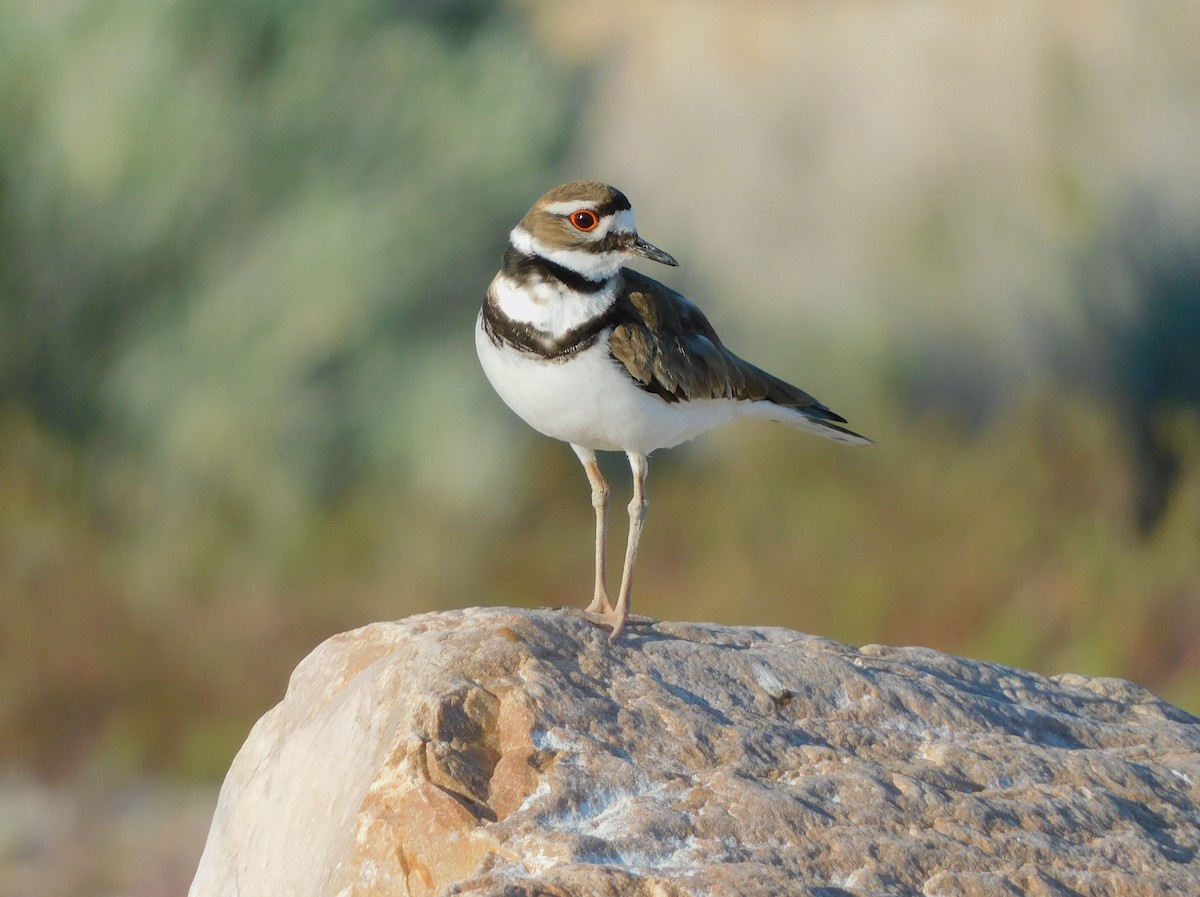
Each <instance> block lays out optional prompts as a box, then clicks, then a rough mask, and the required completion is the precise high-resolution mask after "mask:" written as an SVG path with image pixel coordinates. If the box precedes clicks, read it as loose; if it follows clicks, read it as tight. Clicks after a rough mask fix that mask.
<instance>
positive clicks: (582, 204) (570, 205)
mask: <svg viewBox="0 0 1200 897" xmlns="http://www.w3.org/2000/svg"><path fill="white" fill-rule="evenodd" d="M598 205H599V203H597V202H595V201H594V200H590V199H573V200H571V201H570V202H551V203H546V211H547V212H549V213H550V214H551V215H569V214H571V213H572V212H574V211H576V210H577V209H591V210H592V211H593V212H594V211H595V210H596V207H597V206H598Z"/></svg>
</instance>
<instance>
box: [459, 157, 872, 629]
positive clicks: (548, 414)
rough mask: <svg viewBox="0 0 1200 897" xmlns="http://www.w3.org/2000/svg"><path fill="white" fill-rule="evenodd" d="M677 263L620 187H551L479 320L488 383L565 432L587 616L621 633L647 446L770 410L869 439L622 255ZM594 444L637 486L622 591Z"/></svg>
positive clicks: (532, 419) (512, 244) (823, 430)
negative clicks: (592, 522)
mask: <svg viewBox="0 0 1200 897" xmlns="http://www.w3.org/2000/svg"><path fill="white" fill-rule="evenodd" d="M638 259H646V260H649V261H652V262H658V263H660V264H663V265H669V266H672V267H675V266H677V265H678V264H679V263H678V262H677V261H676V260H675V259H674V257H672V256H671V255H669V254H668V253H666V252H664V251H663V250H662V249H659V248H658V247H657V246H655V245H653V244H652V243H649V242H647V241H646V240H644V239H643V238H642V237H641V236H639V235H638V231H637V227H636V224H635V222H634V216H633V207H632V206H631V204H630V202H629V200H628V199H627V198H626V196H625V194H624V193H622V192H621V191H620V190H618V189H616V188H615V187H612V186H609V185H608V184H603V183H599V182H596V181H573V182H571V183H567V184H562V185H561V186H558V187H555V188H554V189H552V190H550V191H549V192H547V193H546V194H544V195H543V196H542V197H541V198H540V199H538V200H537V202H535V203H534V204H533V206H532V207H531V208H530V209H529V211H528V212H526V213H525V216H524V217H523V218H521V220H520V221H519V222H518V223H517V225H516V226H515V227H514V228H513V229H512V231H511V232H510V233H509V236H508V247H507V249H506V250H505V252H504V258H503V262H502V264H501V267H500V270H499V271H498V272H497V273H496V276H495V278H494V279H493V280H492V282H491V284H490V285H489V286H488V289H487V292H486V294H485V296H484V300H483V305H482V307H481V308H480V310H479V314H478V316H477V317H476V323H475V348H476V352H477V354H478V356H479V362H480V365H481V366H482V368H483V371H484V374H485V376H486V377H487V379H488V381H489V382H490V383H491V385H492V387H493V389H495V391H496V392H497V393H498V394H499V396H500V398H501V399H502V400H503V401H504V403H505V404H506V405H508V407H509V408H510V409H511V410H512V411H513V412H515V413H516V415H517V416H518V417H520V418H521V419H522V420H524V421H525V423H527V424H528V425H529V426H531V427H532V428H533V429H534V430H537V431H538V432H539V433H542V434H544V435H546V436H549V437H551V438H552V439H557V440H560V441H562V442H566V443H568V444H569V445H570V446H571V448H572V449H573V450H574V452H575V455H576V456H577V457H578V458H579V461H580V462H581V463H582V464H583V468H584V471H585V473H586V474H587V478H588V482H589V484H590V486H591V497H592V507H593V509H594V510H595V514H596V544H595V587H594V591H593V595H592V600H591V603H590V604H588V605H587V607H586V609H585V611H584V615H585V617H587V618H588V619H589V620H591V621H592V622H593V623H595V624H596V625H598V626H601V627H603V628H606V629H608V630H610V632H609V638H610V639H612V640H615V639H617V637H618V636H619V635H620V634H621V632H622V631H623V629H624V628H625V624H626V622H627V621H628V619H629V608H630V594H631V591H632V587H633V571H634V567H635V565H636V563H637V557H638V545H639V543H640V541H641V537H642V529H643V527H644V525H645V522H646V511H647V507H648V500H647V496H646V475H647V472H648V466H649V457H650V454H651V453H652V452H654V451H657V450H658V449H665V448H670V447H672V446H676V445H679V444H680V443H682V442H686V441H687V440H689V439H692V438H694V437H695V436H698V435H699V434H701V433H703V432H704V431H706V430H709V429H711V428H713V427H715V426H717V425H719V424H723V423H726V422H728V421H732V420H736V419H738V418H744V417H750V418H766V419H768V420H772V421H779V422H781V423H785V424H789V425H791V426H792V427H795V428H797V429H800V430H807V431H808V432H811V433H816V434H818V435H820V436H825V437H827V438H829V439H833V440H836V441H838V442H841V443H846V444H848V445H870V444H871V440H869V439H867V438H866V437H865V436H862V435H860V434H858V433H855V432H854V431H853V430H850V429H848V428H847V427H845V426H843V424H845V423H846V419H845V418H844V417H842V416H841V415H839V414H837V413H835V412H834V411H831V410H830V409H829V408H828V407H827V406H826V405H824V404H822V403H821V402H819V401H817V399H815V398H813V397H812V396H811V395H809V394H808V393H807V392H805V391H804V390H802V389H799V388H798V387H795V386H792V385H791V384H789V383H786V382H785V381H783V380H781V379H779V378H778V377H775V376H773V375H771V374H769V373H767V372H766V371H764V370H762V369H761V368H758V367H756V366H754V365H753V364H751V363H750V362H748V361H744V360H743V359H741V358H739V357H738V356H737V355H735V354H734V353H733V352H731V351H730V350H729V349H727V348H726V347H725V345H724V343H722V342H721V339H720V338H719V337H718V336H717V333H716V331H715V330H714V329H713V327H712V325H711V324H710V323H709V321H708V319H707V318H706V317H705V315H704V313H703V312H701V311H700V309H699V308H698V307H697V306H696V305H695V304H694V303H693V302H692V301H691V300H689V299H688V298H686V297H685V296H682V295H681V294H679V293H677V292H676V291H675V290H672V289H671V288H670V287H668V286H666V285H665V284H662V283H659V282H658V281H657V280H653V279H652V278H650V277H648V276H646V275H645V274H642V273H640V272H638V271H636V270H634V269H632V268H628V267H626V263H628V262H632V261H635V260H638ZM598 451H620V452H624V453H625V454H626V455H627V456H628V458H629V465H630V469H631V470H632V473H633V497H632V498H631V500H630V502H629V505H628V512H629V533H628V539H627V542H626V546H625V562H624V567H623V569H622V573H621V585H620V588H619V590H618V592H617V599H616V601H615V603H614V602H613V601H612V600H611V599H610V597H609V592H608V587H607V580H606V574H605V568H606V564H605V547H606V542H607V539H606V536H607V526H608V504H609V487H608V484H607V482H606V481H605V479H604V477H603V476H602V475H601V471H600V467H599V466H598V463H597V457H596V453H597V452H598Z"/></svg>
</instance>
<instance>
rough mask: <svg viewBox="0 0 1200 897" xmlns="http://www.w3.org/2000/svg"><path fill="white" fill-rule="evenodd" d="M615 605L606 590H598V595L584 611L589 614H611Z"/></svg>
mask: <svg viewBox="0 0 1200 897" xmlns="http://www.w3.org/2000/svg"><path fill="white" fill-rule="evenodd" d="M612 612H613V606H612V604H611V603H610V602H609V600H608V595H606V594H605V593H604V592H597V593H596V597H595V598H593V599H592V603H591V604H589V605H588V606H587V607H586V608H584V613H588V614H611V613H612Z"/></svg>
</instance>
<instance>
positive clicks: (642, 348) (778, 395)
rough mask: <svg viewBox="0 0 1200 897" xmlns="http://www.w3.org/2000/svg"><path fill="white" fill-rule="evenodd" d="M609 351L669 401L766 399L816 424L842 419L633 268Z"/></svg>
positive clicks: (683, 300) (681, 299) (628, 271)
mask: <svg viewBox="0 0 1200 897" xmlns="http://www.w3.org/2000/svg"><path fill="white" fill-rule="evenodd" d="M622 274H623V275H624V279H625V286H624V290H623V293H622V295H621V297H620V298H619V299H618V300H617V301H618V303H620V309H619V319H618V320H619V323H618V324H617V325H616V327H615V328H614V329H613V333H612V340H611V346H612V354H613V357H614V358H616V359H617V360H618V361H619V362H621V364H623V365H624V366H625V369H626V370H628V371H629V373H630V375H631V376H633V378H634V379H636V380H637V381H638V382H639V383H641V384H642V386H643V388H645V389H646V390H648V391H650V392H653V393H655V394H656V395H659V396H661V397H662V398H663V399H665V400H666V401H668V402H680V401H687V400H691V399H745V400H747V401H758V400H763V399H765V400H766V401H768V402H773V403H775V404H776V405H782V406H784V407H787V408H795V409H797V410H798V411H801V412H802V413H803V414H805V415H806V416H809V417H812V418H813V419H815V420H821V421H839V422H845V418H843V417H841V416H839V415H837V414H835V413H834V412H832V411H830V410H829V409H828V408H827V407H825V406H824V405H823V404H821V403H820V402H818V401H817V400H816V399H814V398H813V397H812V396H810V395H809V394H808V393H806V392H805V391H804V390H802V389H799V388H797V387H795V386H792V385H791V384H790V383H786V382H784V381H783V380H780V379H779V378H778V377H774V376H772V375H771V374H768V373H767V372H766V371H764V370H762V369H761V368H757V367H755V366H754V365H752V364H750V362H748V361H744V360H743V359H741V358H738V356H736V355H734V354H733V353H732V352H730V351H729V350H728V349H726V348H725V346H724V344H722V342H721V339H720V337H718V336H717V333H716V331H715V330H713V328H712V325H711V324H709V323H708V319H707V318H705V317H704V314H703V312H701V311H700V309H698V308H697V307H696V306H695V305H693V304H692V303H691V302H689V301H688V300H687V299H686V298H684V297H683V296H681V295H679V294H678V293H676V292H675V291H674V290H672V289H670V288H669V287H666V286H664V285H663V284H661V283H659V282H658V281H656V280H652V279H651V278H649V277H646V276H645V275H644V274H639V273H638V272H636V271H633V270H631V269H628V268H626V269H624V270H623V271H622Z"/></svg>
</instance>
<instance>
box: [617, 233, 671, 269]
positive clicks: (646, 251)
mask: <svg viewBox="0 0 1200 897" xmlns="http://www.w3.org/2000/svg"><path fill="white" fill-rule="evenodd" d="M629 251H630V252H633V253H636V254H637V255H640V256H641V257H642V258H648V259H650V261H652V262H659V263H660V264H663V265H670V266H671V267H672V268H678V267H679V262H677V261H675V258H674V257H673V256H671V255H668V254H667V253H665V252H663V251H662V250H661V249H659V248H658V247H657V246H655V245H654V244H652V243H647V242H646V241H645V240H643V239H642V238H641V237H639V236H637V235H636V234H635V235H634V237H633V243H632V244H631V245H630V247H629Z"/></svg>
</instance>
